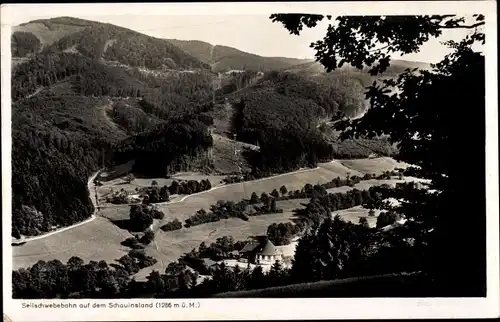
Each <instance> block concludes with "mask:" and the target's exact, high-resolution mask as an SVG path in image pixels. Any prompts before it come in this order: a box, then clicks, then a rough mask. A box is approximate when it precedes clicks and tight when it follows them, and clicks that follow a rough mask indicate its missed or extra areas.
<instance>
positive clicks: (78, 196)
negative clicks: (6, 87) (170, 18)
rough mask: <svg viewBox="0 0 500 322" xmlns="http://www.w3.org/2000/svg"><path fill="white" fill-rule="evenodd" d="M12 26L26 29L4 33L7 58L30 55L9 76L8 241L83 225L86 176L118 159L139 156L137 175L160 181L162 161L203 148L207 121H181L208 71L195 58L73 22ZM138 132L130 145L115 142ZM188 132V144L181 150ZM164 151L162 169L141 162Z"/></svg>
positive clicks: (206, 88)
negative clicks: (7, 38) (10, 193)
mask: <svg viewBox="0 0 500 322" xmlns="http://www.w3.org/2000/svg"><path fill="white" fill-rule="evenodd" d="M17 29H21V30H23V29H24V31H16V32H15V33H14V34H13V35H12V46H13V49H14V52H13V53H14V56H19V57H25V58H28V59H27V60H26V61H24V62H22V63H21V64H18V65H16V66H13V70H12V100H13V106H12V127H13V128H12V133H13V134H12V137H13V153H12V160H13V161H12V163H13V168H12V173H13V178H12V180H13V232H12V233H13V236H15V237H19V236H20V235H28V236H29V235H38V234H40V233H43V232H46V231H49V230H51V229H53V228H55V227H57V226H67V225H71V224H73V223H75V222H79V221H82V220H84V219H86V218H87V217H88V216H89V215H90V214H91V213H92V212H93V206H92V204H91V202H90V199H89V195H88V194H89V193H88V188H87V180H88V178H89V177H90V175H91V173H93V172H95V171H97V170H98V169H100V168H102V167H103V166H109V165H113V164H117V163H119V162H122V160H123V161H124V162H126V161H129V160H124V157H123V156H124V155H126V156H127V158H135V157H136V156H138V155H137V153H139V152H140V153H139V154H140V155H139V156H140V157H141V158H142V159H141V158H139V160H138V162H137V165H138V166H137V169H135V170H137V171H140V170H144V169H148V170H149V171H150V172H151V171H152V172H156V173H158V172H161V173H162V175H164V174H165V173H166V169H167V166H169V163H170V162H173V161H175V162H177V163H179V162H181V161H180V160H182V162H186V159H187V160H189V159H190V158H191V157H196V156H197V155H198V154H200V153H201V151H202V150H203V149H206V147H207V146H208V145H210V144H211V141H210V140H208V139H207V138H206V136H207V133H208V131H207V129H206V126H207V125H206V124H210V122H211V118H209V117H208V119H207V117H205V118H203V116H202V120H204V121H205V123H202V122H200V121H196V120H194V119H193V118H186V117H185V116H186V115H193V114H194V113H197V112H199V111H200V106H203V104H204V103H203V102H205V101H206V100H207V99H208V98H209V97H210V95H209V94H210V92H211V90H210V87H211V77H212V76H211V73H210V71H209V70H207V69H205V68H206V67H207V65H205V64H204V63H202V62H200V61H198V60H197V59H196V58H193V57H192V56H190V55H188V54H186V53H184V52H183V51H182V50H180V49H178V48H176V47H175V46H173V45H171V44H170V43H168V42H166V41H163V40H160V39H156V38H152V37H149V36H146V35H143V34H139V33H137V32H134V31H131V30H127V29H124V28H119V27H116V26H112V25H108V24H100V23H94V22H88V21H84V20H79V19H73V18H56V19H50V20H46V21H37V22H34V23H28V24H25V25H24V26H20V27H19V28H17ZM186 70H187V71H188V72H185V71H186ZM202 115H203V114H202ZM172 122H173V123H172ZM193 122H195V123H193ZM139 133H141V134H140V136H137V138H139V139H137V140H138V141H136V142H135V143H134V144H130V140H129V141H123V140H126V139H127V137H128V136H130V135H132V136H134V137H135V136H136V135H139ZM167 136H168V138H169V140H168V141H165V137H167ZM186 136H188V137H193V140H192V141H188V142H187V143H188V144H187V145H181V144H180V142H181V141H183V140H185V137H186ZM197 138H199V139H197ZM210 139H211V138H210ZM122 141H123V143H122ZM132 142H134V141H133V139H132ZM183 142H184V141H183ZM190 142H192V143H190ZM145 150H147V153H145ZM114 152H117V153H114ZM127 153H128V154H127ZM165 153H168V155H169V157H170V159H165V160H164V163H162V164H157V163H151V164H147V165H144V162H142V161H141V160H143V159H144V158H146V160H149V161H151V160H154V159H157V157H155V156H156V155H163V154H165ZM146 162H147V161H146ZM141 165H142V166H141ZM141 167H142V168H141ZM157 167H162V168H161V170H160V169H158V168H157Z"/></svg>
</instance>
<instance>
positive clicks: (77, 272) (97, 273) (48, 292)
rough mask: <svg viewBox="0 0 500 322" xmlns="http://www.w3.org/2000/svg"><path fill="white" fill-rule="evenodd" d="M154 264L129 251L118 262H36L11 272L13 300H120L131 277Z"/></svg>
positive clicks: (72, 258) (150, 259) (148, 257)
mask: <svg viewBox="0 0 500 322" xmlns="http://www.w3.org/2000/svg"><path fill="white" fill-rule="evenodd" d="M154 263H156V259H154V258H152V257H150V256H147V255H146V254H145V253H144V251H140V250H132V251H130V252H129V253H128V254H127V255H124V256H123V257H121V258H120V259H118V260H117V263H113V264H107V263H106V262H105V261H99V262H95V261H90V262H89V263H87V264H85V263H84V261H83V260H82V259H81V258H79V257H75V256H73V257H71V258H70V259H69V260H68V262H67V263H66V264H64V263H62V262H61V261H59V260H51V261H49V262H45V261H38V262H37V263H36V264H35V265H33V266H31V267H29V268H27V269H24V268H21V269H19V270H17V271H13V272H12V291H13V294H12V296H13V298H16V299H50V298H120V297H121V296H126V295H125V294H126V292H127V290H128V289H129V285H130V282H131V280H130V275H132V274H135V273H136V272H138V271H139V270H140V269H142V268H145V267H148V266H151V265H153V264H154Z"/></svg>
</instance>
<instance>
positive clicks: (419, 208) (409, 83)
mask: <svg viewBox="0 0 500 322" xmlns="http://www.w3.org/2000/svg"><path fill="white" fill-rule="evenodd" d="M306 16H307V17H308V18H307V19H312V20H314V21H315V23H316V22H317V21H320V20H321V19H322V18H323V16H313V17H311V16H308V15H306ZM271 18H272V19H274V21H280V22H282V23H283V24H284V25H285V26H286V27H287V28H288V29H289V30H290V31H291V32H295V33H298V32H299V30H300V29H301V28H302V25H301V24H300V20H299V22H297V17H296V16H288V15H273V16H271ZM303 19H306V18H303ZM484 23H485V22H484V15H481V14H474V15H472V17H459V16H455V15H434V16H387V17H386V16H371V17H366V16H364V17H349V16H346V17H338V18H336V24H334V25H331V26H330V27H329V28H328V30H327V34H326V35H325V38H324V39H323V40H322V41H318V42H316V43H314V44H312V47H313V48H314V49H315V50H316V59H317V60H318V61H319V62H321V63H322V64H323V65H324V66H325V68H326V69H327V70H334V69H336V68H338V67H341V66H342V64H344V63H349V64H351V65H352V66H354V67H356V68H358V69H362V68H363V67H365V66H368V67H370V72H371V73H372V74H374V75H375V74H378V73H381V72H383V71H385V70H386V69H387V67H388V66H389V65H390V62H391V60H390V57H391V53H395V52H401V53H412V52H417V51H418V50H419V48H420V46H421V45H422V44H423V43H425V42H426V41H428V40H429V39H430V38H436V37H439V36H440V35H441V34H442V32H443V30H445V29H468V30H470V31H471V33H470V34H469V35H467V36H466V37H465V38H463V39H462V40H461V41H460V42H455V41H448V42H446V43H445V44H446V45H448V46H449V47H450V48H451V49H452V53H451V54H449V55H447V56H445V57H444V58H443V60H442V61H441V62H440V63H438V64H436V65H434V66H433V70H432V71H419V72H416V71H413V70H408V71H406V72H405V73H403V74H401V75H400V76H399V77H398V78H397V79H392V80H385V81H384V82H383V83H382V84H373V85H372V86H371V87H370V88H369V89H368V92H367V98H368V99H369V100H370V105H371V108H370V109H369V110H368V112H367V113H366V114H365V115H364V117H362V118H360V119H358V120H354V121H352V122H341V123H340V124H339V128H340V129H341V130H345V133H344V137H348V138H350V137H355V136H358V135H364V136H370V137H373V136H378V135H381V134H387V135H389V137H390V141H391V142H393V143H397V144H398V147H399V154H398V156H397V158H398V159H399V160H401V161H404V162H407V163H409V164H414V165H415V166H418V168H417V167H416V168H415V169H414V172H415V174H416V175H417V176H419V177H422V178H426V179H430V180H431V184H430V185H429V188H430V189H432V190H433V191H436V192H435V193H426V192H425V191H420V192H417V193H415V192H416V191H415V190H412V189H408V190H407V191H406V194H405V195H404V200H403V202H402V205H401V206H400V207H399V209H398V211H400V212H401V213H403V214H404V215H405V216H406V217H407V218H409V219H411V220H412V221H414V222H415V223H416V224H417V226H418V227H419V228H418V229H415V230H414V233H415V236H414V237H415V239H416V241H417V243H419V244H421V245H423V246H422V247H423V249H424V250H423V253H424V255H425V256H424V258H425V260H424V261H423V262H424V263H425V269H424V271H425V273H426V274H429V276H432V278H434V281H435V285H434V289H433V292H435V294H439V296H443V295H445V296H450V295H452V296H471V295H474V296H480V295H481V294H485V293H484V292H485V276H486V275H485V251H484V250H485V249H486V247H485V206H484V198H483V197H481V196H482V195H483V194H484V186H485V184H484V177H485V172H484V161H482V160H484V159H483V157H484V136H485V134H484V130H470V131H464V127H463V126H464V125H465V124H467V125H470V124H477V125H479V127H480V128H483V127H484V108H485V78H484V73H485V65H484V55H483V54H481V53H479V52H477V51H475V49H474V48H473V45H474V44H484V42H485V35H484V33H483V31H482V30H481V27H482V26H483V25H484ZM376 42H378V43H379V44H380V45H381V46H383V47H377V46H376V45H375V44H376ZM462 106H475V107H476V108H475V109H474V112H473V113H460V112H457V108H458V107H462ZM464 141H468V142H475V143H474V144H473V145H474V148H472V150H471V151H469V154H470V155H474V159H475V161H477V163H475V164H474V166H472V165H471V164H469V169H471V171H475V172H474V175H472V172H469V175H470V177H473V178H475V181H474V183H470V182H469V183H468V184H467V186H466V185H465V184H464V182H463V173H462V171H461V170H462V169H461V168H460V166H458V165H457V164H456V161H457V160H460V159H461V158H462V157H463V153H462V150H461V149H460V146H461V144H460V143H463V142H464ZM470 184H473V186H474V187H475V188H477V189H479V191H478V192H480V193H479V194H477V195H478V196H479V198H478V199H474V200H475V201H474V202H472V201H471V199H470V193H469V192H468V188H469V185H470ZM465 199H466V200H469V201H471V202H468V203H467V205H463V204H457V202H456V201H457V200H465ZM471 212H474V213H479V215H478V216H476V217H475V219H474V221H473V223H471V222H470V221H469V220H467V219H464V218H465V217H464V216H468V214H469V213H471ZM450 216H452V217H450ZM464 235H467V236H468V238H467V240H466V241H465V240H464V238H463V236H464ZM464 249H473V251H472V252H466V253H464ZM465 257H466V258H467V261H466V262H465V263H464V261H463V258H465ZM472 263H473V264H472ZM464 276H467V279H466V280H467V281H466V282H464V278H463V277H464Z"/></svg>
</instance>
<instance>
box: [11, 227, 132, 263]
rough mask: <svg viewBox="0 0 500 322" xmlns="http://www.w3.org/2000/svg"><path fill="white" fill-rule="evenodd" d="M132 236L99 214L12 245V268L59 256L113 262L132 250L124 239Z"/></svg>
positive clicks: (64, 261) (65, 258) (60, 258)
mask: <svg viewBox="0 0 500 322" xmlns="http://www.w3.org/2000/svg"><path fill="white" fill-rule="evenodd" d="M130 236H131V235H130V234H129V233H128V232H127V231H126V230H122V229H119V228H118V227H117V226H115V225H113V224H112V223H111V222H110V221H109V220H107V219H105V218H101V217H98V218H96V219H94V220H93V221H91V222H89V223H88V224H85V225H82V226H79V227H75V228H73V229H70V230H67V231H65V232H62V233H60V234H55V235H52V236H49V237H46V238H43V239H39V240H34V241H30V242H28V243H26V244H24V245H21V246H14V247H12V254H13V262H12V268H13V269H14V270H16V269H19V268H21V267H28V266H32V265H33V264H35V263H36V262H37V261H39V260H44V261H49V260H53V259H59V260H60V261H62V262H63V263H66V262H67V261H68V259H70V258H71V257H72V256H78V257H80V258H82V259H83V260H84V261H85V262H88V261H90V260H95V261H99V260H102V259H104V260H106V261H107V262H108V263H112V262H114V260H115V259H118V258H120V257H122V256H123V255H125V254H126V253H128V251H129V249H128V248H126V247H123V246H122V245H120V242H122V241H123V240H125V239H126V238H128V237H130Z"/></svg>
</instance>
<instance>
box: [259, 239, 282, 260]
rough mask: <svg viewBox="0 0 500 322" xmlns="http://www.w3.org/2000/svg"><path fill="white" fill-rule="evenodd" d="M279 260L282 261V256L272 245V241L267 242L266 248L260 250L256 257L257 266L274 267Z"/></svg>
mask: <svg viewBox="0 0 500 322" xmlns="http://www.w3.org/2000/svg"><path fill="white" fill-rule="evenodd" d="M277 260H280V261H281V260H282V256H281V254H280V253H279V252H278V251H277V250H276V247H275V246H274V245H273V243H271V241H270V240H267V242H266V244H265V245H264V247H262V249H261V250H259V251H258V252H257V254H256V256H255V262H256V264H261V265H272V264H274V263H275V262H276V261H277Z"/></svg>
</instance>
